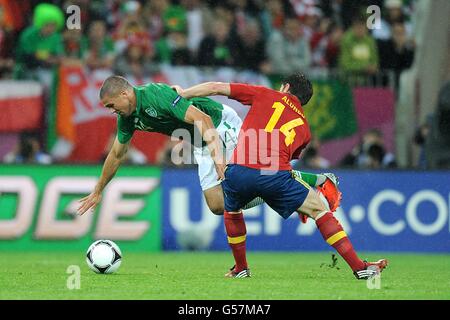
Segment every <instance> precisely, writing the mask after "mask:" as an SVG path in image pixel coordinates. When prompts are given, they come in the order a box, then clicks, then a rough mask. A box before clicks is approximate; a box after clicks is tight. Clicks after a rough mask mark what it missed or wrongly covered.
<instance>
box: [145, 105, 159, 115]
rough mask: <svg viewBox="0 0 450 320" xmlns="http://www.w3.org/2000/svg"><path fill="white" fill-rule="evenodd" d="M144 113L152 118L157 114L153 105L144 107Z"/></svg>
mask: <svg viewBox="0 0 450 320" xmlns="http://www.w3.org/2000/svg"><path fill="white" fill-rule="evenodd" d="M145 113H146V114H148V115H149V116H150V117H153V118H156V117H157V116H158V113H157V112H156V110H155V108H153V107H149V108H146V109H145Z"/></svg>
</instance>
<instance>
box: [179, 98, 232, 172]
mask: <svg viewBox="0 0 450 320" xmlns="http://www.w3.org/2000/svg"><path fill="white" fill-rule="evenodd" d="M184 120H185V121H186V122H187V123H192V124H194V125H195V126H196V127H197V129H198V131H199V132H200V133H201V135H202V138H203V141H205V142H206V143H207V144H208V149H209V152H210V153H211V158H212V159H213V161H214V165H215V167H216V171H217V175H218V177H219V179H221V180H223V179H225V173H224V172H225V166H226V163H225V158H224V155H223V150H222V146H221V143H220V141H221V140H220V137H219V133H218V132H217V130H216V128H215V127H214V124H213V122H212V120H211V117H210V116H209V115H207V114H206V113H204V112H202V111H201V110H199V109H197V108H196V107H194V106H192V105H191V106H189V108H188V109H187V111H186V115H185V118H184Z"/></svg>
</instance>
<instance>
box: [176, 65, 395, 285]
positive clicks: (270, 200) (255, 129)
mask: <svg viewBox="0 0 450 320" xmlns="http://www.w3.org/2000/svg"><path fill="white" fill-rule="evenodd" d="M174 89H176V90H177V92H178V94H180V95H181V96H183V97H185V98H188V99H189V98H192V97H198V96H211V95H224V96H228V97H230V98H231V99H235V100H238V101H240V102H241V103H242V104H244V105H250V106H251V107H250V110H249V112H248V114H247V117H246V118H245V120H244V123H243V125H242V127H241V131H240V133H239V137H238V145H237V147H236V149H235V151H234V154H233V157H232V159H231V161H230V164H229V165H228V166H227V169H226V171H225V180H224V181H223V182H222V188H223V192H224V199H225V213H224V223H225V229H226V232H227V236H228V243H229V245H230V247H231V250H232V252H233V256H234V259H235V266H234V267H233V268H232V269H231V270H230V272H228V273H227V274H226V276H228V277H234V278H244V277H249V276H250V270H249V268H248V264H247V258H246V247H245V242H246V226H245V221H244V217H243V214H242V211H241V208H242V207H243V206H244V205H245V204H246V203H247V202H248V201H249V200H251V199H254V198H255V197H261V198H262V199H263V200H264V201H265V202H266V203H267V204H268V205H269V206H270V207H272V209H274V210H275V211H276V212H278V214H280V215H281V216H282V217H283V218H285V219H286V218H288V217H289V216H290V215H291V214H292V213H293V212H294V211H296V212H298V213H300V214H303V215H306V216H308V217H310V218H312V219H314V220H315V222H316V225H317V228H318V229H319V231H320V233H321V234H322V236H323V238H324V240H325V241H326V242H327V243H328V244H330V245H331V246H333V248H334V249H335V250H336V251H337V252H338V253H339V254H340V255H341V256H342V258H343V259H344V260H345V261H346V262H347V264H348V265H349V266H350V268H351V269H352V271H353V273H354V275H355V276H356V278H357V279H368V278H369V277H371V276H374V275H375V274H378V273H379V272H381V271H382V270H383V269H384V268H385V267H386V266H387V260H385V259H381V260H379V261H377V262H366V261H363V260H361V259H360V258H359V257H358V255H357V254H356V252H355V250H354V249H353V246H352V244H351V242H350V239H349V238H348V237H347V234H346V233H345V231H344V230H343V228H342V226H341V224H340V223H339V221H338V220H337V219H336V218H335V217H334V215H333V214H332V212H331V211H328V210H327V209H326V207H325V205H324V204H323V202H322V201H321V200H320V198H319V196H318V194H317V193H316V192H315V191H314V190H313V189H311V188H310V187H309V186H308V185H307V184H306V183H305V182H304V181H302V180H301V179H299V178H298V177H297V176H295V175H293V174H292V168H291V165H290V160H292V159H294V158H298V157H299V156H300V153H301V151H302V150H303V149H304V148H305V147H306V146H307V145H308V143H309V141H310V138H311V132H310V129H309V125H308V122H307V120H306V117H305V114H304V112H303V106H304V105H306V104H307V103H308V101H309V100H310V98H311V96H312V94H313V89H312V84H311V82H310V81H309V80H308V79H307V78H306V77H305V75H303V74H301V73H297V74H293V75H291V76H288V77H287V78H285V79H284V80H283V83H282V86H281V88H280V90H279V91H275V90H272V89H269V88H265V87H262V86H252V85H247V84H239V83H231V84H230V83H221V82H206V83H203V84H199V85H196V86H193V87H191V88H188V89H185V90H183V89H182V88H180V87H174Z"/></svg>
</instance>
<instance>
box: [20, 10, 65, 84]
mask: <svg viewBox="0 0 450 320" xmlns="http://www.w3.org/2000/svg"><path fill="white" fill-rule="evenodd" d="M63 25H64V15H63V13H62V11H61V10H60V9H59V8H58V7H56V6H54V5H51V4H47V3H43V4H39V5H38V6H37V7H36V8H35V10H34V16H33V25H31V26H29V27H28V28H26V29H25V30H24V31H23V32H22V33H21V35H20V38H19V43H18V45H17V48H16V57H17V64H16V70H15V71H16V77H19V78H28V77H31V78H33V77H37V78H39V80H41V81H42V82H44V83H45V84H46V85H47V86H50V83H51V68H52V67H54V66H56V65H58V64H59V63H60V61H61V57H62V55H63V53H64V47H63V41H62V37H61V33H60V32H59V31H58V30H61V28H62V27H63Z"/></svg>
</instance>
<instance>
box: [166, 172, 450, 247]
mask: <svg viewBox="0 0 450 320" xmlns="http://www.w3.org/2000/svg"><path fill="white" fill-rule="evenodd" d="M336 174H337V175H338V176H339V177H340V189H341V191H342V193H343V200H342V205H341V207H340V208H339V209H338V210H337V212H336V216H337V218H338V219H339V220H340V221H341V223H342V225H343V227H344V229H345V230H346V232H347V234H348V235H349V237H350V239H351V240H352V242H353V245H354V247H355V248H356V249H357V250H362V251H404V252H447V253H448V252H450V219H449V212H450V210H449V207H450V185H449V181H450V172H413V171H379V172H377V171H367V172H360V171H358V172H356V171H355V172H352V171H338V172H336ZM162 192H163V222H162V224H163V239H162V245H163V249H166V250H177V249H180V248H186V243H189V241H190V242H191V246H192V242H194V244H195V243H197V244H198V245H199V247H200V248H208V249H211V250H228V244H227V242H226V234H225V232H224V226H223V218H222V217H220V216H215V215H214V214H212V213H211V212H210V211H209V209H208V207H207V205H206V203H205V201H204V199H203V194H202V191H201V189H200V186H199V182H198V176H197V171H196V170H195V169H193V170H165V171H163V174H162ZM245 221H246V225H247V246H248V248H249V249H250V250H269V251H271V250H279V251H296V250H301V251H320V250H330V249H331V248H330V247H329V246H328V245H327V244H326V243H325V242H324V240H323V239H322V237H321V235H320V233H319V232H318V231H317V228H316V226H315V223H314V221H312V220H311V219H309V221H308V223H307V224H302V223H301V222H300V221H299V219H298V216H297V214H295V213H294V214H292V215H291V217H290V218H289V219H287V220H283V219H282V218H281V217H280V216H279V215H278V214H277V213H276V212H274V211H273V210H272V209H271V208H270V207H268V206H267V205H261V206H258V207H255V208H252V209H250V210H246V211H245ZM186 239H187V240H186ZM194 247H195V246H194ZM187 248H189V245H188V246H187Z"/></svg>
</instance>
